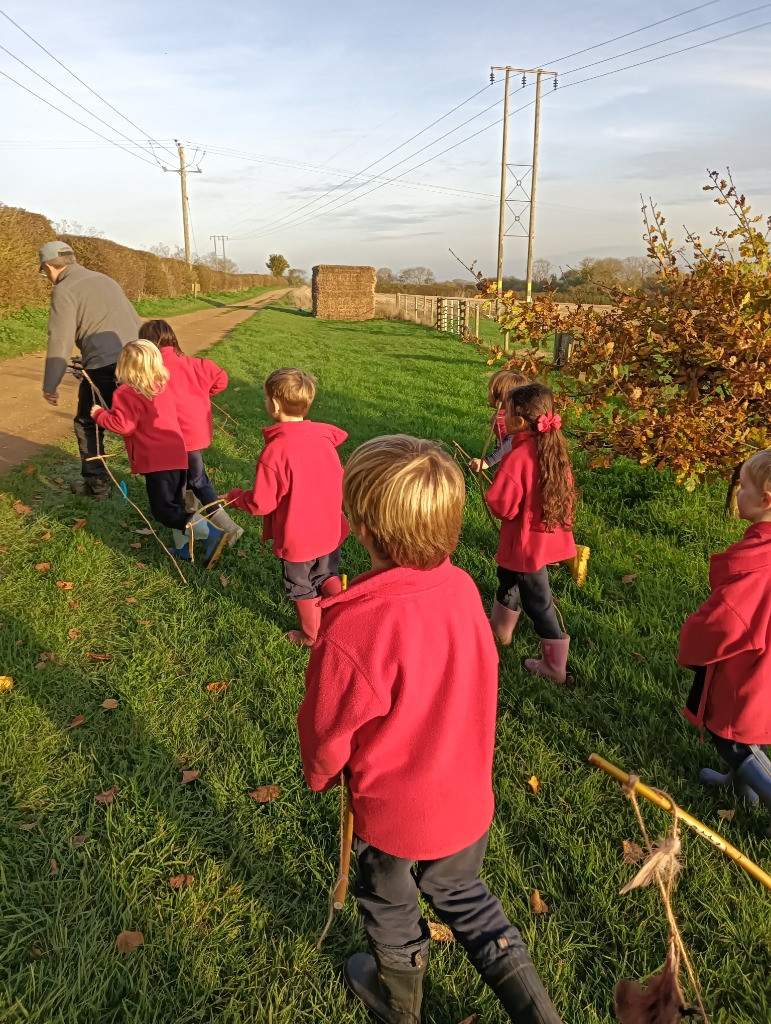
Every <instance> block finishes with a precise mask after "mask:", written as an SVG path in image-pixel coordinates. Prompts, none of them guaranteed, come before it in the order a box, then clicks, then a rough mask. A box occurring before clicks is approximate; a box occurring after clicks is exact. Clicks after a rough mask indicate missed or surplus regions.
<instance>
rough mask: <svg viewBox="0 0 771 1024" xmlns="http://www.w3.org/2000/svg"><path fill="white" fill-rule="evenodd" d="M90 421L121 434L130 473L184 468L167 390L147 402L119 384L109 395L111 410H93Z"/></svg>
mask: <svg viewBox="0 0 771 1024" xmlns="http://www.w3.org/2000/svg"><path fill="white" fill-rule="evenodd" d="M92 418H93V419H95V420H96V422H97V423H98V424H99V426H100V427H104V429H105V430H111V431H112V432H113V434H121V435H122V437H123V441H124V443H125V445H126V453H127V454H128V457H129V462H130V463H131V472H132V473H157V472H159V471H160V470H164V469H187V450H186V448H185V441H184V439H183V437H182V429H181V427H180V425H179V418H178V416H177V403H176V402H175V401H174V395H173V394H172V392H171V390H170V389H169V388H168V387H166V388H164V390H163V391H161V393H160V394H158V395H156V396H155V397H154V398H152V399H150V398H145V396H144V395H140V394H139V392H138V391H134V389H133V388H130V387H129V386H128V385H127V384H121V385H120V386H119V387H117V388H116V389H115V393H114V394H113V396H112V408H111V409H110V410H107V409H96V410H94V412H93V413H92Z"/></svg>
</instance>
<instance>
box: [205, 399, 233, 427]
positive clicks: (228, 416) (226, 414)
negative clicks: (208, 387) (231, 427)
mask: <svg viewBox="0 0 771 1024" xmlns="http://www.w3.org/2000/svg"><path fill="white" fill-rule="evenodd" d="M211 404H212V405H213V406H214V408H215V409H216V410H217V412H221V413H222V415H223V416H227V418H228V419H229V420H230V421H231V423H235V425H236V426H238V420H234V419H233V417H232V416H231V415H230V413H229V412H225V410H224V409H223V408H222V406H221V405H217V403H216V402H212V403H211Z"/></svg>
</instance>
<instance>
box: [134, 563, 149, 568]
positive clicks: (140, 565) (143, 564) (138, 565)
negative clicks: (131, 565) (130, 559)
mask: <svg viewBox="0 0 771 1024" xmlns="http://www.w3.org/2000/svg"><path fill="white" fill-rule="evenodd" d="M136 567H137V569H146V568H147V566H146V565H145V563H144V562H137V563H136Z"/></svg>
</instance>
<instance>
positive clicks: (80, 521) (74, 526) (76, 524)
mask: <svg viewBox="0 0 771 1024" xmlns="http://www.w3.org/2000/svg"><path fill="white" fill-rule="evenodd" d="M87 522H88V520H87V519H76V520H75V522H74V523H73V524H72V532H73V533H76V532H77V531H78V530H82V529H83V527H84V526H85V525H86V523H87Z"/></svg>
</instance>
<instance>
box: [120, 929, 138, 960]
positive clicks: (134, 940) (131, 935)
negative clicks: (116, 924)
mask: <svg viewBox="0 0 771 1024" xmlns="http://www.w3.org/2000/svg"><path fill="white" fill-rule="evenodd" d="M144 941H145V938H144V935H142V933H141V932H121V933H120V935H118V936H116V938H115V948H116V949H117V950H118V952H119V953H122V954H123V955H124V956H128V955H129V953H133V952H134V950H135V949H139V947H140V946H141V945H142V943H143V942H144Z"/></svg>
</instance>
